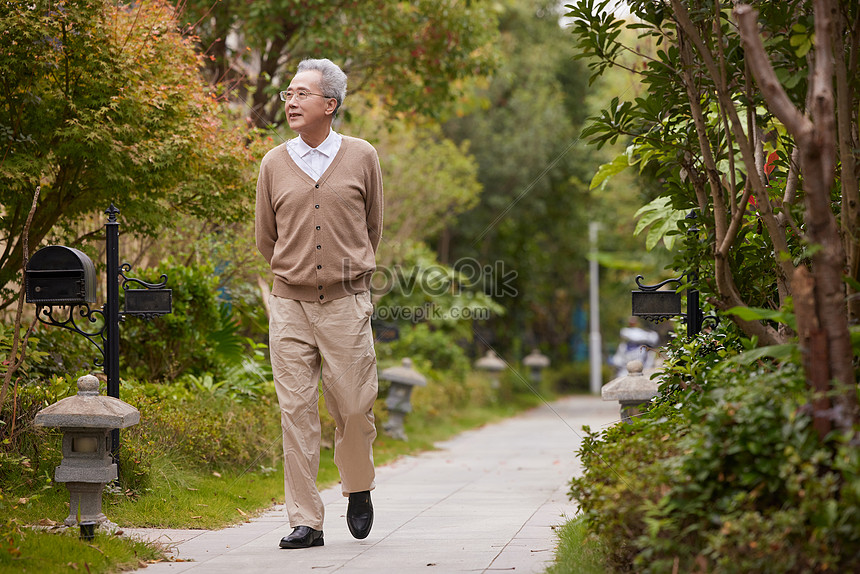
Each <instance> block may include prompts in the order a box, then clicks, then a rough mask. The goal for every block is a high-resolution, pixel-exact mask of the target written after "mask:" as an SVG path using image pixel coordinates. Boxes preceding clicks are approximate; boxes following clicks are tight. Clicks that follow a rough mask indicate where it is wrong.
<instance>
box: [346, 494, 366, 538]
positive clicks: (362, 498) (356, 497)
mask: <svg viewBox="0 0 860 574" xmlns="http://www.w3.org/2000/svg"><path fill="white" fill-rule="evenodd" d="M346 525H347V526H349V531H350V533H351V534H352V535H353V536H354V537H355V538H358V539H359V540H361V539H362V538H367V535H368V534H370V527H371V526H373V505H372V504H371V503H370V491H369V490H365V491H362V492H351V493H350V494H349V506H347V508H346Z"/></svg>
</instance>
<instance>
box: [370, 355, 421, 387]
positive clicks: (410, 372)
mask: <svg viewBox="0 0 860 574" xmlns="http://www.w3.org/2000/svg"><path fill="white" fill-rule="evenodd" d="M379 378H380V379H384V380H386V381H391V382H392V383H401V384H404V385H411V386H413V387H423V386H425V385H426V384H427V378H426V377H425V376H424V375H422V374H421V373H419V372H418V371H416V370H415V369H413V368H412V359H409V358H405V359H403V361H402V363H401V364H400V365H399V366H397V367H388V368H387V369H383V370H382V372H381V373H379Z"/></svg>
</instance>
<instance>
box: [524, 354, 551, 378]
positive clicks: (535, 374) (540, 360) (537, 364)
mask: <svg viewBox="0 0 860 574" xmlns="http://www.w3.org/2000/svg"><path fill="white" fill-rule="evenodd" d="M523 365H525V366H526V367H528V368H529V373H530V374H531V377H532V381H534V382H536V383H539V382H540V373H541V371H542V370H544V369H545V368H547V367H548V366H549V357H547V356H546V355H544V354H542V353H541V352H540V351H539V350H537V349H532V352H531V353H529V354H528V355H526V356H525V358H523Z"/></svg>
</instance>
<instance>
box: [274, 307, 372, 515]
mask: <svg viewBox="0 0 860 574" xmlns="http://www.w3.org/2000/svg"><path fill="white" fill-rule="evenodd" d="M269 306H270V312H271V318H270V320H269V351H270V354H271V357H272V372H273V374H274V379H275V390H276V392H277V395H278V403H279V404H280V407H281V429H282V430H283V440H284V492H285V497H286V508H287V515H288V516H289V519H290V526H291V527H293V528H295V527H296V526H309V527H311V528H313V529H315V530H322V526H323V519H324V516H325V507H324V506H323V503H322V499H321V498H320V494H319V491H318V490H317V487H316V478H317V473H318V472H319V463H320V418H319V407H318V404H319V395H318V390H317V385H318V382H319V380H320V374H322V390H323V397H324V399H325V405H326V408H327V409H328V412H329V414H331V416H332V418H333V419H334V421H335V424H336V425H337V428H336V430H335V440H334V462H335V464H336V465H337V468H338V471H339V472H340V477H341V488H342V490H343V494H344V496H348V495H349V493H350V492H361V491H364V490H372V489H373V488H374V486H375V484H374V478H375V472H374V468H373V440H374V439H375V438H376V426H375V425H374V418H373V403H374V401H375V400H376V395H377V390H378V381H377V375H376V353H375V351H374V348H373V332H372V331H371V328H370V316H371V315H372V314H373V304H372V303H371V300H370V291H365V292H363V293H358V294H356V295H347V296H346V297H342V298H340V299H335V300H333V301H329V302H327V303H325V304H320V303H313V302H306V301H296V300H292V299H284V298H281V297H277V296H275V295H271V296H270V297H269Z"/></svg>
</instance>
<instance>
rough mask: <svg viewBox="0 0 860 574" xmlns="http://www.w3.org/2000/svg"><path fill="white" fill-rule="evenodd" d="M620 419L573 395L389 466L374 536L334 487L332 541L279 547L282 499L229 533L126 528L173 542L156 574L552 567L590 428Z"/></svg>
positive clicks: (283, 526) (152, 571)
mask: <svg viewBox="0 0 860 574" xmlns="http://www.w3.org/2000/svg"><path fill="white" fill-rule="evenodd" d="M616 420H618V403H615V402H611V403H609V402H603V401H601V400H600V399H599V398H596V397H571V398H565V399H562V400H560V401H557V402H555V403H552V404H551V405H549V406H547V405H544V406H542V407H539V408H537V409H534V410H531V411H529V412H527V413H524V414H522V415H519V416H517V417H515V418H512V419H509V420H506V421H503V422H501V423H497V424H493V425H488V426H486V427H484V428H481V429H478V430H473V431H468V432H465V433H463V434H461V435H459V436H457V437H456V438H454V439H452V440H449V441H446V442H443V443H439V444H438V445H437V446H438V448H439V450H437V451H433V452H428V453H425V454H421V455H419V456H414V457H406V458H403V459H400V460H398V461H396V462H394V463H392V464H390V465H386V466H384V467H380V468H378V469H377V480H376V485H377V486H376V490H375V491H373V506H374V510H375V520H374V524H373V530H372V531H371V533H370V536H369V537H368V538H367V539H365V540H355V539H353V538H352V537H351V536H350V534H349V531H348V530H347V527H346V518H345V515H346V505H347V501H346V499H345V498H344V497H343V496H341V493H340V487H333V488H329V489H327V490H325V491H324V492H323V500H324V502H325V504H326V519H325V526H324V532H325V546H321V547H315V548H307V549H301V550H281V549H279V548H278V542H279V541H280V539H281V537H282V536H286V535H287V534H289V533H290V532H291V528H290V527H289V524H288V522H287V520H286V517H285V516H284V511H283V506H281V507H276V508H275V509H274V510H272V511H269V512H267V513H266V514H265V515H263V516H261V517H259V518H256V519H254V520H252V521H251V522H249V523H245V524H242V525H240V526H236V527H232V528H227V529H224V530H218V531H205V530H154V529H125V532H126V533H127V534H128V535H130V536H137V537H143V538H146V539H148V540H158V541H160V542H163V543H165V544H166V545H168V547H169V548H170V549H171V556H172V557H173V558H174V559H176V560H179V561H177V562H161V563H158V564H153V565H150V566H149V567H148V568H146V570H139V572H145V573H146V574H159V573H168V572H170V573H178V572H188V573H190V574H222V573H223V574H240V573H241V574H250V573H253V572H285V573H289V574H306V573H308V574H309V573H313V574H320V573H331V572H339V573H341V574H353V573H373V574H380V573H381V574H386V573H389V572H391V573H395V572H396V573H398V574H410V573H415V572H422V573H432V572H436V573H439V574H448V573H453V572H496V571H510V572H515V573H526V572H527V573H541V572H543V571H544V570H545V569H546V568H547V566H548V565H549V564H550V563H551V562H552V560H553V558H554V550H555V546H556V542H557V539H556V536H555V533H554V527H555V526H557V525H560V524H563V523H564V522H565V521H566V519H567V518H571V517H573V516H574V515H575V514H576V511H577V508H576V505H575V504H574V503H572V502H571V501H569V500H568V498H567V489H568V486H567V483H568V481H569V480H570V478H571V477H572V476H573V475H574V474H579V473H580V472H581V469H580V465H579V461H578V460H577V458H576V455H575V453H576V450H577V449H578V448H579V445H580V442H581V435H582V430H581V428H582V425H584V424H587V425H590V426H591V427H592V429H596V428H602V427H604V426H605V425H608V424H611V423H612V422H614V421H616Z"/></svg>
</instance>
